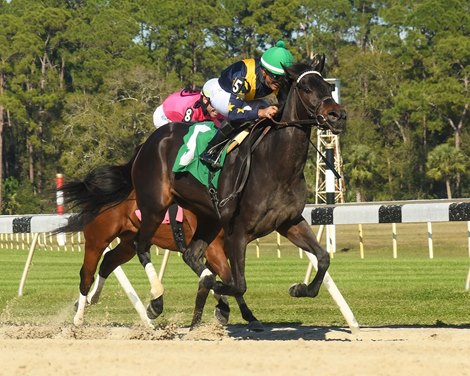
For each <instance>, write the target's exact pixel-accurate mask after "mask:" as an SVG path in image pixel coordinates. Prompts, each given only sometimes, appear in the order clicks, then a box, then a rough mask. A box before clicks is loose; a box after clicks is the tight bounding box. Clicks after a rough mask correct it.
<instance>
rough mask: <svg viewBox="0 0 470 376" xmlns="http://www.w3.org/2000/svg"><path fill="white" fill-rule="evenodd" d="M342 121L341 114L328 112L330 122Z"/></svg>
mask: <svg viewBox="0 0 470 376" xmlns="http://www.w3.org/2000/svg"><path fill="white" fill-rule="evenodd" d="M339 119H340V114H338V113H337V112H336V111H331V112H328V120H329V121H338V120H339Z"/></svg>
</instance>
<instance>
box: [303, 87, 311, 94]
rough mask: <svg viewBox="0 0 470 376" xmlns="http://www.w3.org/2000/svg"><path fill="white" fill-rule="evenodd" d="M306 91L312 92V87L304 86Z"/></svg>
mask: <svg viewBox="0 0 470 376" xmlns="http://www.w3.org/2000/svg"><path fill="white" fill-rule="evenodd" d="M304 91H305V92H306V93H307V94H308V93H311V92H312V89H310V88H309V87H304Z"/></svg>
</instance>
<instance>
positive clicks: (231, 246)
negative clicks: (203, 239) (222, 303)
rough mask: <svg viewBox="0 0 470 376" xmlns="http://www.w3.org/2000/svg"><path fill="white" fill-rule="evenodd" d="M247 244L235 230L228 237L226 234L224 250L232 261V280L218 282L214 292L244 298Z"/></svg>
mask: <svg viewBox="0 0 470 376" xmlns="http://www.w3.org/2000/svg"><path fill="white" fill-rule="evenodd" d="M246 245H247V242H246V241H245V237H244V236H243V234H242V233H239V232H237V231H235V230H233V232H232V233H231V234H230V236H228V235H227V234H225V240H224V248H225V251H226V253H227V254H228V255H229V259H230V269H231V278H230V280H227V281H225V282H223V283H222V282H217V283H216V284H215V285H214V292H215V293H217V294H221V295H230V296H235V297H236V296H243V295H244V294H245V292H246V279H245V251H246Z"/></svg>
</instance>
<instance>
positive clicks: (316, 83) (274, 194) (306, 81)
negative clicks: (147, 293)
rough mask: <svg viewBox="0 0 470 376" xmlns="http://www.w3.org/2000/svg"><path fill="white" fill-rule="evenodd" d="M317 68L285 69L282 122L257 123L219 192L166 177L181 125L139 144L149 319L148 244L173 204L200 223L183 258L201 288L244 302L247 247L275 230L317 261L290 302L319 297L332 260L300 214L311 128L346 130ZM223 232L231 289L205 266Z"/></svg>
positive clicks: (230, 158)
mask: <svg viewBox="0 0 470 376" xmlns="http://www.w3.org/2000/svg"><path fill="white" fill-rule="evenodd" d="M323 65H324V58H323V59H322V60H321V61H317V62H316V64H315V65H314V66H311V65H308V64H295V65H293V66H292V67H290V68H285V73H286V75H285V78H286V82H287V83H286V85H285V86H284V96H283V97H284V98H285V103H284V104H283V105H284V106H283V110H282V111H281V116H280V119H278V120H276V121H275V120H269V119H265V120H263V121H262V122H260V123H259V124H258V125H259V127H258V128H256V129H255V130H254V131H253V132H252V133H251V136H250V138H249V139H248V141H245V142H244V143H242V144H241V145H240V146H239V147H238V148H237V149H235V150H234V151H233V152H232V153H230V154H228V155H227V157H226V160H225V164H224V166H223V169H222V172H221V174H220V179H219V188H218V190H217V191H215V190H208V189H207V188H205V187H204V186H203V185H202V184H201V183H199V182H198V181H197V180H196V179H195V178H194V177H193V176H192V175H190V174H188V173H174V172H172V166H173V165H174V162H175V159H176V156H177V153H178V150H179V149H180V147H181V146H182V144H183V137H184V136H185V134H186V133H187V132H188V126H187V125H184V124H170V125H169V126H168V127H165V128H160V129H158V130H156V131H155V132H154V133H153V134H152V135H150V136H149V138H148V139H147V140H146V142H145V143H144V144H143V145H142V148H141V149H140V151H139V153H138V155H137V156H136V158H135V161H134V164H133V168H132V180H133V184H134V186H135V187H136V195H137V203H138V206H139V208H140V210H141V211H142V223H141V228H140V231H139V234H138V237H137V239H138V241H137V244H136V248H137V255H138V257H139V260H140V262H141V264H142V265H143V266H144V268H145V271H146V273H147V276H148V278H149V280H150V282H151V285H152V288H151V293H152V299H151V301H150V305H149V309H148V311H147V312H148V313H151V311H152V309H153V311H154V314H155V315H157V314H158V310H159V309H160V307H161V305H162V304H163V303H162V300H161V299H162V294H161V290H160V291H159V290H158V289H157V288H156V287H157V286H156V277H155V272H154V268H153V266H152V263H151V260H150V252H149V247H150V243H151V237H152V234H153V233H154V231H155V229H156V228H157V227H158V225H159V224H160V223H161V221H162V220H163V218H164V215H165V212H166V210H167V208H168V207H169V206H170V205H171V204H172V203H173V202H177V203H178V204H179V205H181V206H182V207H184V208H187V209H189V210H191V211H192V212H193V213H194V214H196V216H197V219H198V226H197V229H196V232H195V233H194V236H193V238H192V240H191V242H190V244H189V246H188V249H186V250H185V251H184V252H183V259H184V261H185V262H186V263H187V264H188V265H189V266H190V267H191V268H192V269H193V270H194V271H195V272H196V273H197V274H198V275H199V277H200V282H199V283H200V285H202V286H206V287H207V288H213V289H214V291H216V292H217V293H220V294H225V295H233V296H242V295H243V294H244V293H245V291H246V280H245V252H246V246H247V244H248V243H249V242H251V241H253V240H254V239H256V238H259V237H262V236H265V235H267V234H269V233H271V232H272V231H275V230H277V231H278V232H279V233H280V234H282V235H283V236H285V237H287V238H288V239H289V240H290V241H291V242H292V243H294V244H295V245H296V246H298V247H299V248H302V249H303V250H305V251H307V252H310V253H312V254H313V255H315V256H316V258H317V259H318V271H317V273H316V275H315V276H314V278H313V280H312V281H311V282H310V283H309V284H308V285H307V284H304V283H298V284H294V285H293V286H291V288H290V289H289V293H290V295H291V296H293V297H315V296H316V295H317V294H318V292H319V289H320V286H321V284H322V282H323V278H324V276H325V273H326V271H327V269H328V267H329V264H330V258H329V255H328V253H327V252H326V251H325V250H324V249H323V248H322V247H321V246H320V245H319V244H318V242H317V240H316V237H315V235H314V233H313V232H312V230H311V228H310V226H309V225H308V223H307V222H306V221H305V220H304V219H303V217H302V215H301V213H302V210H303V208H304V205H305V200H306V194H307V189H306V183H305V177H304V172H303V171H304V167H305V163H306V160H307V152H308V148H309V143H310V135H311V130H312V128H313V127H320V128H322V129H327V130H330V131H332V132H333V133H335V134H339V133H341V132H342V131H343V130H344V127H345V124H346V112H345V111H344V109H343V108H342V106H340V105H339V104H338V103H336V102H335V100H334V99H333V97H332V94H331V86H330V85H329V84H328V83H327V82H326V81H325V80H324V78H323V77H322V75H321V71H322V69H323ZM261 137H262V139H261ZM196 158H197V156H196ZM215 207H217V209H218V210H215V209H214V208H215ZM217 211H218V212H219V213H220V217H219V214H218V213H217ZM221 228H222V229H223V230H224V234H225V235H224V236H225V239H224V248H225V251H226V253H227V254H228V256H229V260H230V266H231V271H232V279H231V280H230V282H229V283H226V282H225V281H222V282H219V281H216V280H215V276H214V275H213V274H212V272H211V271H210V270H208V269H207V268H206V266H205V265H204V263H203V255H204V251H205V249H206V247H207V245H208V244H209V243H210V242H211V241H212V240H213V239H214V238H215V236H216V235H217V234H218V233H219V231H220V229H221Z"/></svg>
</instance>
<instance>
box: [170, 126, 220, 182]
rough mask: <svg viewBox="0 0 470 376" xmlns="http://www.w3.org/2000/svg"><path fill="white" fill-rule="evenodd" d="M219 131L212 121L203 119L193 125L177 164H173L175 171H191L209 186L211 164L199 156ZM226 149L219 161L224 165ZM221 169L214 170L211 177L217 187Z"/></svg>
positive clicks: (185, 138)
mask: <svg viewBox="0 0 470 376" xmlns="http://www.w3.org/2000/svg"><path fill="white" fill-rule="evenodd" d="M216 133H217V127H216V126H215V125H214V123H213V122H212V121H203V122H200V123H195V124H193V125H191V126H190V127H189V129H188V133H187V134H186V135H185V136H184V137H183V141H184V143H183V145H182V146H181V148H180V150H179V151H178V155H177V156H176V160H175V164H174V165H173V172H189V173H190V174H191V175H193V176H194V177H195V178H196V179H197V180H199V181H200V182H201V183H202V184H203V185H204V186H206V187H209V176H210V170H209V166H208V165H207V164H205V163H204V162H202V161H201V160H200V159H199V156H200V155H201V154H202V153H204V151H205V150H206V148H207V145H208V144H209V141H210V140H212V137H214V136H215V134H216ZM226 154H227V152H226V149H224V151H223V152H222V155H221V156H220V158H219V163H220V164H221V165H223V163H224V160H225V156H226ZM220 170H221V169H217V170H216V171H214V170H212V171H213V172H214V173H213V176H212V179H211V183H212V185H213V186H214V187H215V188H217V186H218V180H219V175H220Z"/></svg>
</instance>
